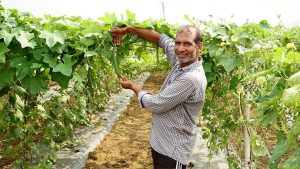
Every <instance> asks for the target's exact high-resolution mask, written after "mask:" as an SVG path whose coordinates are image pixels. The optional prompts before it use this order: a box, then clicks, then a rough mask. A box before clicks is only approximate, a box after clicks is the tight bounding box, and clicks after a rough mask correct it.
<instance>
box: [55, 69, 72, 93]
mask: <svg viewBox="0 0 300 169" xmlns="http://www.w3.org/2000/svg"><path fill="white" fill-rule="evenodd" d="M51 77H52V78H51V80H53V81H55V82H57V83H58V84H59V86H60V87H62V88H64V89H66V88H67V87H68V84H69V81H70V80H71V78H72V76H65V75H63V74H61V73H60V72H57V73H56V72H52V73H51Z"/></svg>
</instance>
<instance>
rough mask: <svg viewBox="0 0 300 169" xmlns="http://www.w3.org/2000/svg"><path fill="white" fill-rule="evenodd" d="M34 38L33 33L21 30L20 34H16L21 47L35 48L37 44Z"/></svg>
mask: <svg viewBox="0 0 300 169" xmlns="http://www.w3.org/2000/svg"><path fill="white" fill-rule="evenodd" d="M33 38H34V34H33V33H29V32H25V31H21V32H20V34H19V35H17V36H16V39H17V40H18V41H19V42H20V44H21V47H22V48H25V47H31V48H32V49H34V47H35V46H36V45H37V44H36V43H35V41H34V40H31V39H33Z"/></svg>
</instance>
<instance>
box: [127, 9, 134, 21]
mask: <svg viewBox="0 0 300 169" xmlns="http://www.w3.org/2000/svg"><path fill="white" fill-rule="evenodd" d="M126 17H127V19H128V20H131V21H135V13H133V12H130V11H129V10H126Z"/></svg>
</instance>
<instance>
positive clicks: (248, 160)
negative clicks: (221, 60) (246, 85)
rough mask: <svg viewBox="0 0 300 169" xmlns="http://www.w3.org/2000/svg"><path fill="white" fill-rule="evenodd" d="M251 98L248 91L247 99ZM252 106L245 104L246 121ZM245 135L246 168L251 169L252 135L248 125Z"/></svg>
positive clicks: (248, 118) (245, 128) (245, 127)
mask: <svg viewBox="0 0 300 169" xmlns="http://www.w3.org/2000/svg"><path fill="white" fill-rule="evenodd" d="M249 98H250V93H249V92H247V94H246V101H248V100H249ZM250 108H251V105H250V104H249V103H246V104H245V109H244V116H245V121H249V120H250ZM244 137H245V167H244V168H245V169H250V168H251V147H250V136H249V131H248V129H247V126H244Z"/></svg>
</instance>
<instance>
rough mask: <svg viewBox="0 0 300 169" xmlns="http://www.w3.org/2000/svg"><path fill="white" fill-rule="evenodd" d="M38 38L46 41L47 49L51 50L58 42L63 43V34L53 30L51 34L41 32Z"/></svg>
mask: <svg viewBox="0 0 300 169" xmlns="http://www.w3.org/2000/svg"><path fill="white" fill-rule="evenodd" d="M39 37H40V38H44V39H46V44H47V45H48V46H49V48H52V47H53V46H54V45H55V44H56V43H58V42H59V43H61V44H64V43H65V42H64V41H65V40H64V39H65V37H64V33H63V32H61V31H59V30H55V31H54V32H53V33H52V32H49V31H46V30H45V31H41V34H40V35H39Z"/></svg>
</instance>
